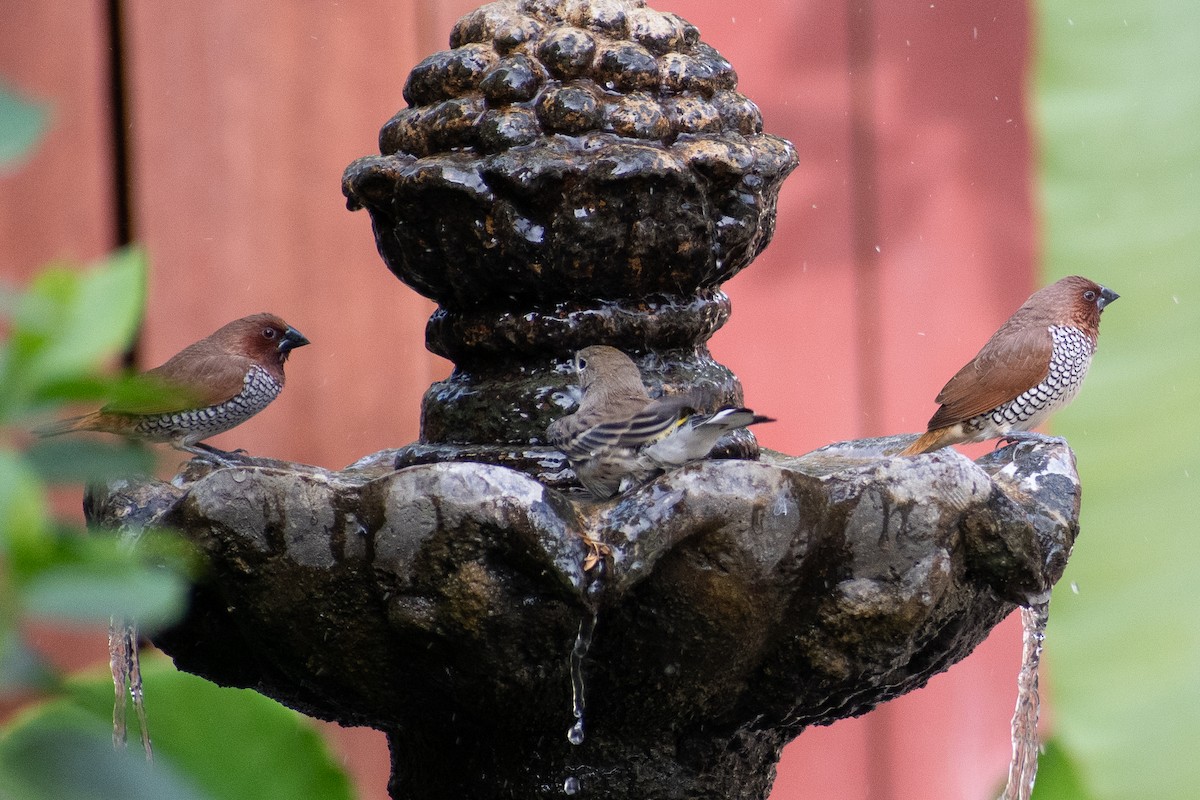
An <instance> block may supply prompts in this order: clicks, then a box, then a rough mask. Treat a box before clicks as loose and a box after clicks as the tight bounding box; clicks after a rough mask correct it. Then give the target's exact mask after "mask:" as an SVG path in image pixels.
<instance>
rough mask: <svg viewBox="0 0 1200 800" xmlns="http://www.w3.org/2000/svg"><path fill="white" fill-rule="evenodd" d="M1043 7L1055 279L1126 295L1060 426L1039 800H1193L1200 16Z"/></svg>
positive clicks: (1083, 0)
mask: <svg viewBox="0 0 1200 800" xmlns="http://www.w3.org/2000/svg"><path fill="white" fill-rule="evenodd" d="M1037 9H1038V25H1039V38H1040V42H1039V55H1038V61H1037V65H1036V96H1035V100H1036V114H1037V117H1038V121H1039V127H1040V137H1041V141H1040V151H1041V165H1040V170H1041V180H1040V188H1041V192H1042V198H1041V201H1042V206H1043V209H1044V219H1045V230H1046V238H1045V256H1046V258H1045V260H1046V263H1047V264H1048V265H1049V269H1050V271H1051V273H1052V274H1050V275H1048V276H1047V280H1053V279H1055V278H1057V277H1060V276H1061V275H1066V274H1072V273H1075V274H1082V275H1087V276H1088V277H1091V278H1094V279H1096V280H1098V281H1100V282H1101V283H1103V284H1105V285H1107V286H1109V287H1111V288H1112V289H1114V290H1115V291H1117V292H1119V293H1120V294H1121V299H1120V300H1119V301H1118V302H1117V303H1115V304H1114V305H1113V306H1112V308H1110V309H1109V310H1108V311H1106V312H1105V314H1104V322H1103V325H1102V328H1103V331H1102V334H1101V336H1100V349H1099V353H1098V354H1097V357H1096V360H1095V362H1094V364H1093V366H1092V370H1091V374H1090V375H1089V376H1088V381H1087V386H1086V387H1085V388H1084V390H1083V393H1082V395H1081V396H1080V399H1079V400H1078V401H1076V402H1075V403H1074V404H1073V405H1072V406H1071V407H1070V408H1069V409H1068V410H1066V411H1064V412H1063V413H1061V414H1059V415H1058V417H1057V418H1056V420H1055V432H1057V433H1061V434H1063V435H1065V436H1067V437H1068V438H1069V439H1070V441H1071V444H1072V445H1073V446H1074V448H1075V450H1076V453H1077V455H1078V459H1079V471H1080V474H1081V476H1082V479H1083V487H1084V497H1083V510H1082V518H1081V525H1082V530H1081V533H1080V537H1079V541H1078V542H1077V544H1076V547H1075V552H1074V554H1073V556H1072V558H1071V562H1070V565H1069V567H1068V569H1067V572H1066V575H1065V577H1064V579H1063V582H1062V583H1061V584H1060V586H1059V588H1058V590H1057V591H1055V593H1054V600H1053V604H1052V607H1051V614H1050V627H1049V631H1048V634H1047V639H1046V662H1047V666H1048V681H1047V683H1046V684H1045V685H1046V686H1047V694H1048V696H1049V699H1050V702H1051V705H1052V708H1053V713H1052V715H1051V727H1052V729H1053V731H1054V739H1053V741H1052V744H1053V746H1054V747H1055V748H1057V750H1056V751H1054V752H1057V753H1058V754H1059V755H1058V756H1056V757H1054V758H1048V759H1047V763H1046V764H1044V766H1043V768H1042V770H1041V774H1040V776H1039V781H1038V794H1037V797H1038V798H1039V800H1059V799H1060V798H1072V800H1074V799H1075V798H1079V797H1086V798H1096V800H1110V799H1112V800H1115V799H1116V798H1120V800H1138V799H1139V798H1147V799H1148V798H1154V799H1155V800H1176V799H1178V800H1183V798H1188V799H1189V800H1190V798H1193V797H1195V796H1196V795H1197V788H1196V787H1197V786H1200V761H1197V759H1196V758H1195V757H1194V753H1193V751H1194V748H1195V743H1196V742H1197V741H1200V626H1198V625H1197V624H1196V619H1197V615H1198V614H1200V584H1198V583H1197V581H1196V580H1195V576H1196V574H1197V573H1198V572H1200V549H1197V548H1196V547H1195V545H1194V541H1193V540H1194V539H1195V535H1196V520H1197V519H1200V448H1198V445H1200V415H1198V414H1197V413H1196V409H1197V408H1198V407H1200V264H1197V261H1198V260H1200V174H1198V172H1197V170H1198V169H1200V137H1198V136H1197V134H1196V131H1197V130H1200V80H1197V76H1198V75H1200V47H1197V45H1196V38H1197V34H1198V33H1200V6H1197V5H1196V4H1195V3H1194V2H1192V0H1138V2H1134V1H1133V0H1120V1H1119V2H1109V3H1094V2H1091V1H1090V0H1040V2H1039V3H1038V4H1037ZM1072 585H1074V586H1075V587H1077V591H1072V590H1071V589H1069V588H1068V587H1069V586H1072ZM1066 769H1070V770H1071V771H1072V772H1073V774H1072V775H1069V776H1064V775H1063V774H1060V772H1061V771H1062V770H1066ZM1056 785H1057V786H1064V787H1066V788H1064V789H1062V790H1061V791H1058V790H1055V789H1054V786H1056Z"/></svg>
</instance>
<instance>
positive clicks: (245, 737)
mask: <svg viewBox="0 0 1200 800" xmlns="http://www.w3.org/2000/svg"><path fill="white" fill-rule="evenodd" d="M142 679H143V685H144V687H145V702H146V712H147V716H148V718H149V727H150V736H151V739H152V740H153V743H154V748H155V754H156V758H157V757H158V754H162V756H163V757H164V758H166V759H169V760H170V762H171V763H173V764H175V765H176V766H177V767H178V768H179V769H180V770H181V771H182V772H183V773H184V774H186V775H187V776H188V778H189V779H191V780H193V781H194V782H195V783H196V785H198V786H200V787H202V788H203V789H204V790H205V791H207V792H208V793H209V795H210V796H211V797H213V798H217V799H219V800H351V798H352V797H353V793H352V790H351V786H350V781H349V779H348V778H347V776H346V774H345V772H344V771H343V770H341V769H340V768H339V767H338V766H337V764H336V763H335V761H334V759H333V758H332V756H331V755H330V753H329V750H328V748H327V747H326V746H325V743H324V741H323V740H322V739H321V737H320V735H319V734H318V733H317V731H316V730H315V728H314V726H313V725H312V722H311V721H310V720H308V719H306V718H305V717H303V716H301V715H300V714H297V713H296V712H294V711H291V710H289V709H286V708H284V707H283V706H281V705H279V704H278V703H276V702H275V701H273V700H269V699H267V698H265V697H263V696H262V695H260V694H257V693H255V692H251V691H248V690H242V689H224V688H221V687H219V686H216V685H215V684H212V683H209V682H208V681H205V680H203V679H201V678H197V677H195V676H193V675H188V674H186V673H182V672H178V671H176V670H175V669H174V667H173V666H171V665H170V663H169V662H167V661H166V660H165V659H162V658H148V659H145V660H143V663H142ZM69 687H70V688H69V691H70V696H71V698H72V700H73V701H74V702H75V703H76V704H77V705H78V706H79V707H80V708H82V709H86V711H87V712H88V713H89V714H91V715H92V716H93V718H94V724H95V725H96V726H97V728H99V729H101V730H109V729H110V726H111V722H112V681H111V680H110V679H109V678H108V675H107V673H98V674H95V675H91V676H87V677H82V678H77V679H72V680H71V681H70V683H69ZM129 725H130V732H131V738H132V737H133V736H135V735H136V734H134V733H133V732H134V731H136V730H137V721H136V719H134V718H133V717H132V712H131V718H130V721H129ZM131 749H132V745H131Z"/></svg>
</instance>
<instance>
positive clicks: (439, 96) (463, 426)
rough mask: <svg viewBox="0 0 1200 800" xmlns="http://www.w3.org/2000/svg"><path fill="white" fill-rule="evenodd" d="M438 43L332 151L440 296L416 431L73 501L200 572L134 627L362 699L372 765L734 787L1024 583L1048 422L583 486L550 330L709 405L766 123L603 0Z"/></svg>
mask: <svg viewBox="0 0 1200 800" xmlns="http://www.w3.org/2000/svg"><path fill="white" fill-rule="evenodd" d="M451 44H452V49H451V50H448V51H445V52H442V53H438V54H435V55H433V56H430V57H429V58H428V59H426V60H425V61H423V62H422V63H421V64H420V65H418V66H417V67H416V68H415V69H414V70H413V72H412V74H411V75H410V77H409V79H408V82H407V83H406V85H405V89H404V93H405V98H406V100H407V101H408V103H409V107H408V108H406V109H404V110H402V111H400V112H399V113H397V114H396V116H395V117H393V119H392V120H390V121H389V122H388V123H387V125H385V127H384V129H383V131H382V133H381V136H380V145H381V151H382V152H381V154H380V155H373V156H367V157H365V158H362V159H359V160H357V161H355V162H354V163H352V164H351V165H350V166H349V167H348V168H347V170H346V173H345V178H344V183H343V190H344V192H345V194H346V196H347V198H348V202H349V205H350V207H351V208H365V209H367V210H368V211H369V213H370V216H371V222H372V226H373V229H374V232H375V238H376V242H377V244H378V247H379V251H380V253H381V255H382V256H383V258H384V260H385V262H386V263H387V265H388V267H389V268H390V269H391V270H392V271H393V272H394V273H395V274H396V275H397V276H398V277H399V278H400V279H401V280H403V281H405V282H406V283H408V284H409V285H410V286H412V287H413V288H415V289H416V290H417V291H419V292H421V293H423V294H425V295H427V296H429V297H431V298H433V299H434V300H436V301H437V302H438V304H439V308H438V311H437V312H436V313H435V314H434V315H433V317H432V318H431V319H430V321H429V325H428V328H427V343H428V346H429V348H430V349H431V350H433V351H434V352H436V353H439V354H442V355H445V356H447V357H449V358H451V359H452V360H453V361H454V362H455V370H454V373H453V375H451V377H450V378H449V379H447V380H446V381H443V382H440V383H437V384H434V385H433V386H432V387H431V388H430V390H429V392H428V393H427V394H426V397H425V400H424V403H423V414H422V433H421V439H420V441H418V442H415V443H413V444H411V445H408V446H406V447H403V448H400V449H399V450H386V451H382V452H380V453H377V454H376V455H374V456H370V457H367V458H365V459H363V460H362V461H360V462H359V463H357V464H355V465H353V466H351V467H350V468H347V469H346V470H342V471H340V472H331V471H328V470H322V469H317V468H314V467H306V466H303V465H295V464H284V463H280V462H271V461H267V460H262V459H247V460H246V461H245V464H244V465H243V466H235V467H230V468H222V469H213V468H212V467H211V465H206V464H204V463H203V462H199V461H196V462H192V464H191V465H190V466H189V467H188V469H187V471H186V472H185V474H184V475H182V476H180V477H179V478H178V479H177V481H176V484H175V485H173V484H168V483H163V482H158V481H153V480H144V481H140V482H139V481H132V482H129V481H127V482H123V483H122V484H120V485H113V486H110V487H108V488H107V489H105V490H101V491H98V492H95V493H93V495H92V496H91V497H90V498H89V503H88V505H89V514H90V517H91V518H92V520H93V521H94V522H96V523H98V524H103V525H108V526H116V527H122V526H128V527H131V528H136V527H139V526H146V525H164V526H169V527H171V528H173V529H175V530H177V531H179V532H180V534H181V535H182V536H184V537H186V538H187V539H189V540H190V541H192V542H193V543H195V544H196V546H197V547H198V548H199V549H200V551H201V553H202V554H203V556H204V558H205V559H206V561H207V563H208V566H209V569H208V572H207V574H206V575H205V576H204V578H203V579H202V580H201V581H200V582H199V583H198V584H197V585H196V587H195V590H194V594H193V597H192V602H191V605H190V609H189V611H188V614H187V616H186V618H185V619H184V620H182V621H181V622H180V623H179V624H178V625H177V626H175V627H174V628H172V629H171V630H167V631H162V632H160V633H159V634H158V635H157V636H156V637H155V642H156V643H157V644H158V645H159V646H161V647H162V648H163V649H164V650H165V651H167V652H168V653H169V654H170V655H171V656H172V657H173V658H174V659H175V661H176V663H177V664H178V665H179V666H180V668H182V669H185V670H188V671H191V672H194V673H196V674H198V675H202V676H205V677H207V678H209V679H211V680H213V681H215V682H217V683H221V684H225V685H232V686H240V687H248V688H252V689H255V690H257V691H259V692H262V693H263V694H265V695H268V696H270V697H274V698H276V699H278V700H279V701H280V702H283V703H285V704H287V705H289V706H292V707H294V708H297V709H300V710H301V711H304V712H305V713H308V714H311V715H313V716H316V717H320V718H322V719H330V720H336V721H338V722H340V723H342V724H346V725H369V726H372V727H375V728H378V729H380V730H382V731H385V732H387V734H388V737H389V741H390V743H391V748H392V763H393V773H392V780H391V783H390V788H391V792H392V796H393V797H396V798H401V797H404V798H450V797H453V798H460V797H477V798H492V797H495V798H522V800H528V799H530V798H543V797H544V798H550V797H560V796H562V794H563V793H564V792H566V793H571V792H582V793H586V796H588V797H591V798H597V799H601V798H612V799H613V800H617V799H622V800H623V799H625V798H639V800H645V799H646V798H664V799H665V798H699V797H727V798H753V799H755V800H758V799H759V798H764V797H765V796H766V794H767V792H768V791H769V788H770V785H771V782H772V779H773V776H774V764H775V761H776V760H777V758H778V755H779V751H780V749H781V748H782V747H783V745H784V744H785V743H786V742H787V741H789V740H790V739H791V738H793V737H795V736H796V735H797V734H799V733H800V732H801V731H802V730H803V729H804V728H806V727H807V726H809V725H821V724H828V723H830V722H833V721H834V720H837V719H842V718H845V717H849V716H854V715H856V714H862V713H864V712H866V711H868V710H869V709H871V708H872V707H874V706H875V705H876V704H878V703H881V702H884V701H886V700H888V699H891V698H893V697H896V696H898V695H900V694H903V693H904V692H907V691H910V690H912V689H915V688H917V687H919V686H921V685H923V684H924V683H925V682H926V681H927V680H929V678H930V677H931V676H933V675H935V674H937V673H938V672H941V671H942V670H945V669H947V668H948V667H949V666H950V665H951V664H953V663H955V662H956V661H958V660H960V659H962V658H964V657H965V656H966V655H967V654H968V653H970V652H971V650H972V649H973V648H974V647H975V646H976V645H977V644H978V643H979V642H980V641H982V640H983V638H984V637H985V636H986V635H987V633H988V631H989V630H991V628H992V627H993V626H994V625H995V624H996V623H997V622H999V621H1000V620H1001V619H1002V618H1003V617H1004V616H1006V615H1007V614H1008V613H1009V612H1011V611H1012V610H1013V609H1014V608H1015V607H1016V604H1018V603H1024V604H1028V603H1032V602H1036V601H1038V600H1040V599H1043V598H1044V597H1045V596H1046V593H1047V592H1048V591H1049V589H1050V586H1051V585H1052V584H1053V583H1054V581H1056V580H1057V579H1058V578H1059V576H1060V575H1061V574H1062V569H1063V567H1064V566H1065V563H1066V557H1067V554H1068V553H1069V552H1070V549H1071V546H1072V544H1073V541H1074V537H1075V535H1076V532H1077V514H1078V507H1079V483H1078V476H1077V475H1076V473H1075V469H1074V459H1073V456H1072V454H1071V452H1070V450H1069V449H1067V448H1066V446H1065V445H1061V444H1054V443H1045V444H1037V445H1023V446H1020V447H1009V448H1005V449H1003V450H1000V451H997V452H996V453H994V454H992V455H990V456H988V457H987V458H984V459H981V460H980V461H978V462H971V461H969V460H968V459H966V458H964V457H962V456H961V455H959V454H957V453H955V452H953V451H942V452H938V453H934V454H931V455H925V456H920V457H917V458H896V457H894V456H892V455H891V454H892V453H895V452H897V451H898V450H899V449H901V448H902V447H903V446H904V445H905V444H907V442H908V440H909V439H911V437H903V436H902V437H893V438H891V439H879V440H866V441H860V442H850V443H843V444H840V445H832V446H830V447H827V448H822V449H821V450H819V451H816V452H815V453H811V454H809V455H807V456H803V457H800V458H791V457H787V456H783V455H780V454H770V453H768V454H761V455H760V453H759V450H758V447H757V445H756V444H755V442H754V438H753V436H752V435H751V434H750V433H749V432H748V431H740V432H738V433H737V434H736V435H731V436H730V437H728V438H727V439H726V440H724V441H723V442H722V443H721V444H720V445H719V447H718V451H717V455H719V456H721V457H723V459H722V460H709V461H705V462H702V463H697V464H692V465H689V466H687V467H685V468H683V469H679V470H676V471H674V472H671V473H669V474H666V475H663V476H661V477H659V478H657V479H656V480H653V481H651V482H650V483H648V484H646V485H645V486H642V487H640V488H638V489H636V490H635V491H632V492H629V493H627V494H625V495H622V496H620V497H617V498H614V499H612V500H609V501H606V502H604V503H594V502H590V501H588V500H586V499H582V498H581V497H580V495H579V494H578V493H577V492H573V491H572V490H571V487H572V486H573V485H574V484H575V481H574V476H573V475H572V473H571V471H570V469H569V467H568V465H567V464H566V462H565V459H564V457H563V455H562V454H561V453H558V452H556V451H554V450H551V449H549V448H547V447H545V446H544V441H543V437H544V431H545V429H546V426H547V425H548V424H549V423H550V422H551V421H552V420H553V419H556V418H557V417H560V416H562V415H565V414H568V413H571V412H572V411H574V410H575V408H576V407H577V405H576V404H577V398H576V397H575V395H574V394H573V392H572V387H573V385H574V384H575V380H576V379H575V376H574V374H573V371H572V368H571V358H572V355H573V353H574V351H575V350H576V349H578V348H581V347H583V346H587V345H593V344H609V345H613V346H615V347H618V348H620V349H622V350H624V351H626V352H628V353H630V354H631V355H632V356H633V357H634V358H635V360H636V361H637V362H638V364H639V366H640V367H641V369H642V371H643V376H644V379H645V381H646V383H647V385H648V387H649V389H650V390H651V393H652V394H654V395H657V394H660V393H671V392H680V391H691V390H700V391H702V392H704V393H705V394H706V395H707V396H708V397H710V398H711V400H712V403H713V404H714V405H717V404H721V403H735V404H740V402H741V387H740V385H739V384H738V381H737V379H736V377H735V376H734V375H733V374H732V373H731V372H730V371H729V370H727V369H726V368H725V367H723V366H721V365H720V364H717V363H716V362H715V361H714V360H713V359H712V358H711V356H710V355H709V353H708V351H707V349H706V346H705V343H706V342H707V341H708V338H709V337H710V336H711V335H712V334H713V332H714V331H716V330H717V329H718V328H719V327H720V326H721V325H722V324H723V323H724V322H725V320H726V319H727V317H728V314H729V304H728V299H727V298H726V297H725V295H724V294H723V293H722V292H721V290H720V284H721V282H723V281H724V280H726V279H728V278H729V277H731V276H732V275H733V274H735V273H736V272H738V271H739V270H740V269H742V268H743V267H745V266H746V265H748V264H749V263H750V261H751V260H752V259H753V258H754V257H755V256H756V255H757V254H758V252H759V251H761V249H762V248H763V247H765V246H766V245H767V243H768V242H769V240H770V238H771V234H772V232H773V229H774V210H775V202H776V198H777V195H778V191H779V187H780V184H781V182H782V181H783V179H784V178H785V177H786V176H787V175H788V173H790V171H791V170H792V169H793V168H794V167H795V165H796V154H795V150H794V148H793V147H792V145H791V144H790V143H788V142H786V141H784V140H783V139H780V138H778V137H774V136H771V135H769V134H765V133H763V132H762V120H761V116H760V115H759V113H758V109H757V108H756V107H755V106H754V104H753V103H752V102H750V101H749V100H748V99H746V98H745V97H743V96H741V95H740V94H738V93H737V91H736V85H737V79H736V74H735V73H734V71H733V68H732V66H730V64H729V63H728V62H727V61H725V60H724V59H723V58H722V57H721V56H720V55H719V54H718V53H717V52H716V51H715V50H713V49H712V48H711V47H709V46H708V45H706V44H705V43H704V42H702V41H701V40H700V38H699V34H698V32H697V31H696V29H695V28H694V27H693V26H691V25H689V24H688V23H686V22H684V21H683V20H681V19H680V18H679V17H677V16H675V15H673V14H660V13H658V12H656V11H653V10H652V9H648V8H646V7H644V5H642V4H641V3H640V2H637V1H636V0H506V1H505V2H498V3H492V4H490V5H488V6H485V7H484V8H481V9H479V10H477V11H475V12H473V13H472V14H470V15H468V16H466V17H464V18H463V19H462V20H460V21H459V23H458V24H457V25H456V26H455V28H454V32H453V34H452V36H451ZM780 402H781V403H782V402H783V401H780ZM770 411H771V413H772V414H774V415H776V416H780V417H783V416H785V415H786V408H785V407H782V406H781V405H780V404H778V403H777V404H776V405H775V407H773V408H772V409H770ZM597 543H599V544H600V545H602V546H603V547H602V548H601V549H602V550H603V552H605V553H606V554H607V555H606V557H605V558H604V559H603V561H602V562H601V565H600V566H598V567H596V568H594V569H590V571H585V565H587V566H589V567H590V566H591V565H590V562H589V553H594V552H595V550H596V548H595V545H596V544H597ZM593 621H594V632H593V636H592V637H591V646H590V649H589V650H588V651H587V653H586V656H584V657H583V658H582V659H581V660H580V661H579V669H578V670H577V671H578V675H577V676H576V677H578V678H580V679H581V680H582V685H583V689H584V690H585V691H584V699H585V701H586V702H585V703H584V704H583V717H582V719H583V738H582V741H580V742H579V743H578V744H572V743H571V742H569V741H568V738H567V731H568V729H570V728H572V726H573V725H574V723H575V722H576V719H575V715H574V707H575V706H576V705H577V704H576V703H575V698H573V691H572V689H573V680H572V678H573V675H572V666H571V663H572V659H571V654H572V651H573V649H574V648H575V644H576V637H577V634H578V633H579V631H580V630H581V626H583V628H584V629H585V630H586V629H587V628H588V627H590V626H591V624H592V622H593Z"/></svg>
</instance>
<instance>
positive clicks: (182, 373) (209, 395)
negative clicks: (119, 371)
mask: <svg viewBox="0 0 1200 800" xmlns="http://www.w3.org/2000/svg"><path fill="white" fill-rule="evenodd" d="M189 350H190V348H189V349H188V350H183V351H182V352H180V353H179V354H178V355H176V356H174V357H173V358H171V359H170V360H169V361H167V362H166V363H165V364H163V365H162V366H160V367H155V368H154V369H152V370H148V371H147V372H144V373H142V374H141V375H139V376H138V377H137V378H136V379H134V381H132V382H131V384H132V385H131V388H130V390H129V391H128V392H126V393H125V396H124V397H119V398H117V399H116V400H114V401H113V402H111V403H109V404H108V405H106V406H105V407H104V411H108V412H113V413H120V414H163V413H169V412H172V411H185V410H188V409H193V408H206V407H208V406H213V405H217V404H218V403H224V402H225V401H226V400H229V399H230V398H232V397H233V396H234V395H236V394H238V393H239V392H241V391H242V389H243V388H244V386H245V377H246V372H247V370H249V368H250V366H251V362H250V359H248V358H245V357H242V356H236V355H232V354H230V353H227V352H215V353H197V352H194V351H192V352H189ZM185 355H186V358H184V356H185Z"/></svg>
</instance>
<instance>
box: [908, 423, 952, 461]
mask: <svg viewBox="0 0 1200 800" xmlns="http://www.w3.org/2000/svg"><path fill="white" fill-rule="evenodd" d="M950 444H954V439H953V437H952V436H951V435H950V429H949V428H934V429H933V430H931V431H927V432H925V433H923V434H921V435H920V436H919V437H917V439H916V441H914V442H913V443H912V444H910V445H909V446H908V447H906V448H904V449H903V450H901V451H900V453H899V455H902V456H919V455H920V454H921V453H928V452H929V451H931V450H938V449H940V448H943V447H946V446H947V445H950Z"/></svg>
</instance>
